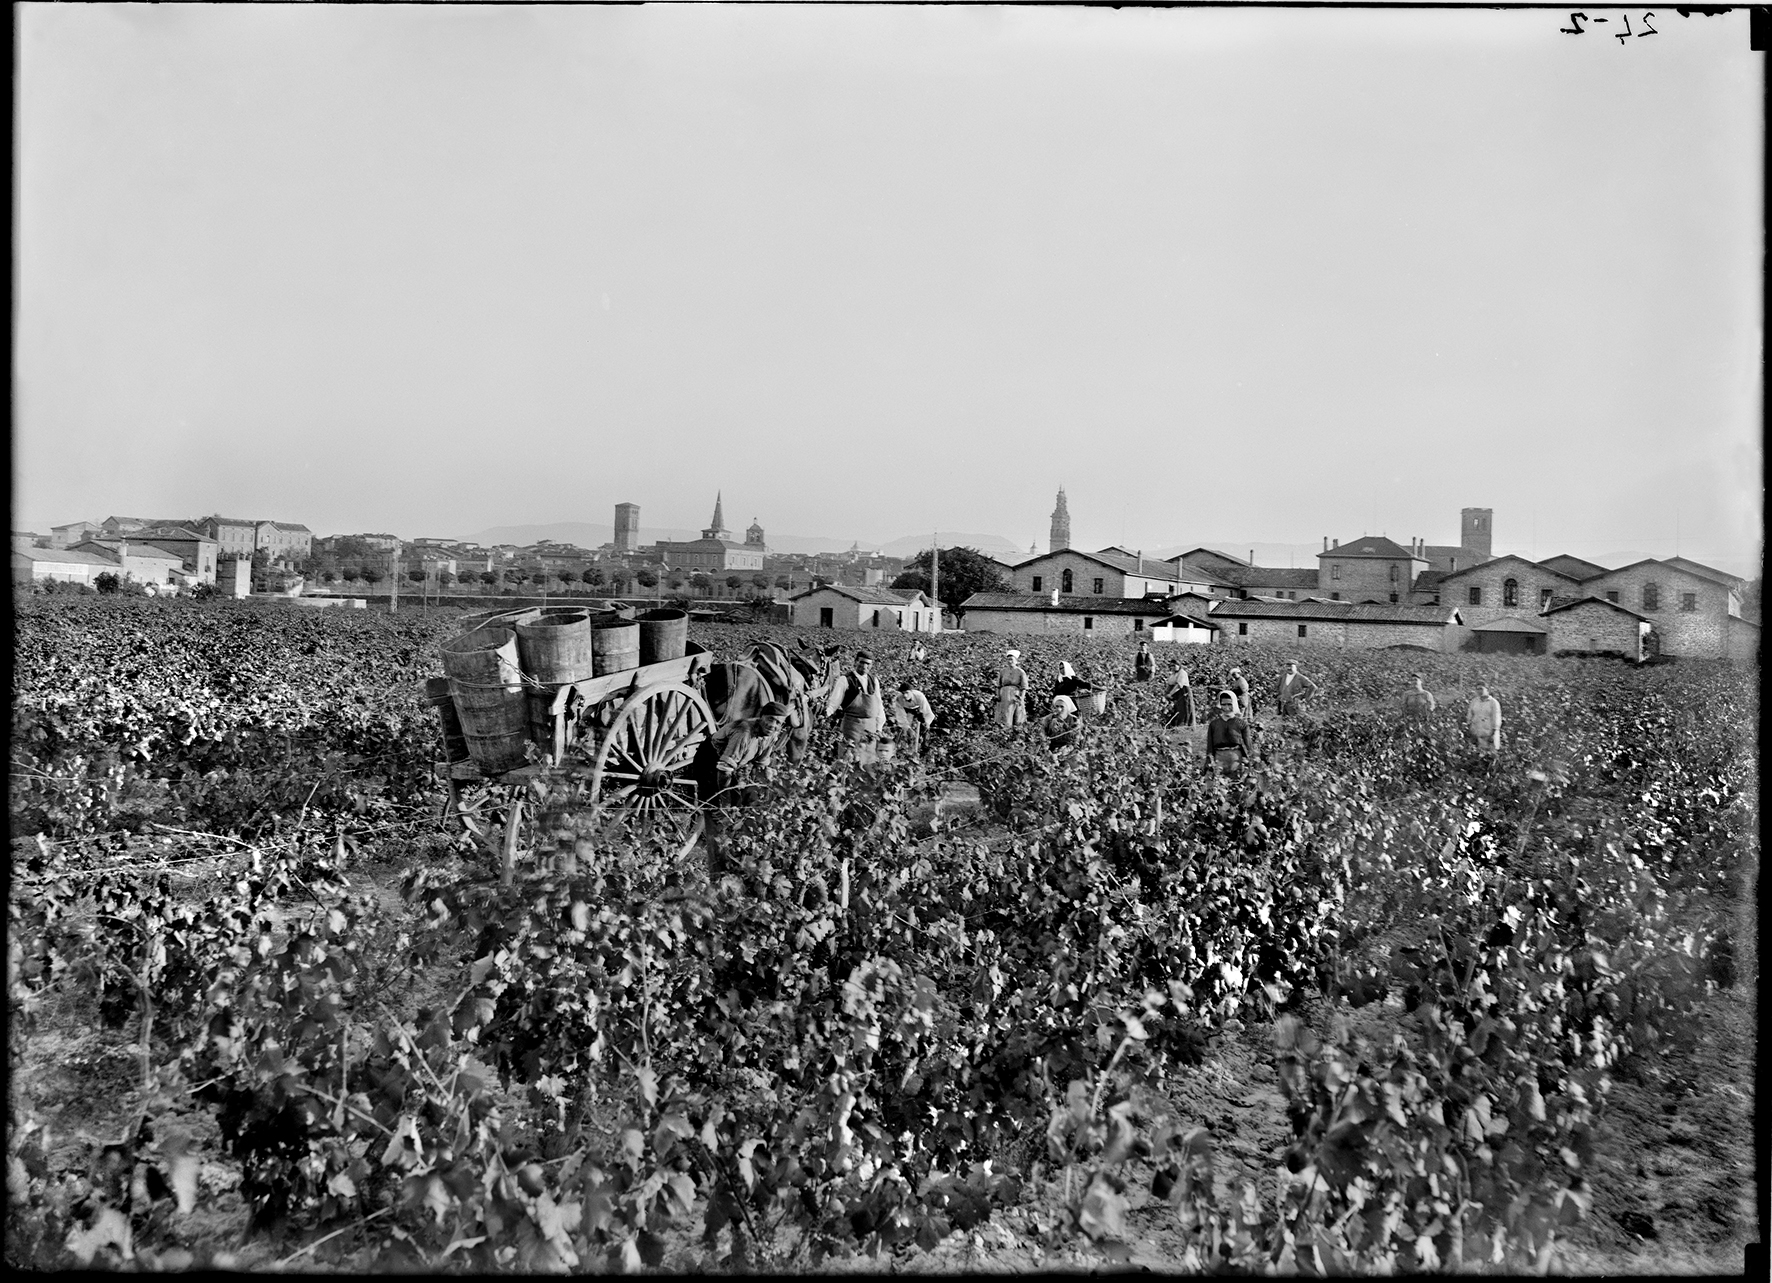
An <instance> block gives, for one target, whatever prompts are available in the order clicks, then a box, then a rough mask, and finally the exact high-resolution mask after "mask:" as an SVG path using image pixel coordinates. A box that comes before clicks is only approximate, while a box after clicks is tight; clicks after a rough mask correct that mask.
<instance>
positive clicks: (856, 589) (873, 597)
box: [788, 584, 929, 606]
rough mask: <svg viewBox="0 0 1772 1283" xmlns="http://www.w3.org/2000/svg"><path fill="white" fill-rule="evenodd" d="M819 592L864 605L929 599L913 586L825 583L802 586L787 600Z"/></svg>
mask: <svg viewBox="0 0 1772 1283" xmlns="http://www.w3.org/2000/svg"><path fill="white" fill-rule="evenodd" d="M819 592H834V593H837V594H839V595H841V596H844V597H847V598H849V599H850V600H851V601H859V602H860V603H861V604H862V605H864V606H911V605H916V604H917V603H918V599H919V598H921V599H922V602H923V603H924V604H927V603H928V601H929V598H928V596H927V595H926V594H924V593H923V592H921V591H919V590H918V589H915V588H871V587H861V586H858V585H855V584H826V585H825V586H824V587H823V588H802V589H801V590H800V591H799V592H797V593H795V594H794V595H793V596H791V597H789V598H788V600H789V601H799V600H800V598H802V597H810V596H811V595H812V594H813V593H819Z"/></svg>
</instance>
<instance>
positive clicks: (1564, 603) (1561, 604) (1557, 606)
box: [1541, 596, 1649, 619]
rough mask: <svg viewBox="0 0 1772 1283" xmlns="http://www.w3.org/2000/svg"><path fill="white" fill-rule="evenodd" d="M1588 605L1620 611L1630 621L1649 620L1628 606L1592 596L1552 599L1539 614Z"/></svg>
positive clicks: (1551, 613) (1554, 612)
mask: <svg viewBox="0 0 1772 1283" xmlns="http://www.w3.org/2000/svg"><path fill="white" fill-rule="evenodd" d="M1590 603H1591V604H1592V605H1595V606H1605V607H1606V608H1607V609H1609V610H1621V611H1623V612H1624V613H1625V614H1627V615H1629V616H1630V617H1631V618H1632V619H1648V618H1649V616H1647V615H1643V614H1639V613H1637V612H1636V611H1634V610H1632V609H1631V608H1630V607H1629V606H1620V605H1619V604H1618V603H1617V602H1615V601H1607V600H1606V599H1605V598H1604V597H1592V596H1589V597H1570V598H1564V599H1561V600H1559V599H1557V598H1554V597H1553V598H1552V599H1551V604H1550V605H1548V606H1546V607H1545V608H1544V610H1543V611H1542V612H1541V613H1543V614H1546V615H1554V614H1556V613H1557V612H1558V611H1562V610H1574V609H1575V608H1576V607H1577V606H1586V605H1589V604H1590Z"/></svg>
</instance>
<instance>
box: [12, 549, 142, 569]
mask: <svg viewBox="0 0 1772 1283" xmlns="http://www.w3.org/2000/svg"><path fill="white" fill-rule="evenodd" d="M21 558H22V559H23V560H24V561H27V562H31V561H55V562H61V563H63V564H65V565H74V566H115V565H116V564H117V559H116V558H115V557H107V556H105V555H104V554H103V553H97V552H76V551H75V550H74V549H72V548H33V549H31V550H30V551H29V552H14V553H13V554H12V560H13V563H14V564H15V565H16V564H17V563H18V562H19V560H20V559H21Z"/></svg>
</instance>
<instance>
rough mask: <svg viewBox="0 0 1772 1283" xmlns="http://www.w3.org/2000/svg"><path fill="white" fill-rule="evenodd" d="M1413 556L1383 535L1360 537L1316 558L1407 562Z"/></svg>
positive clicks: (1319, 554)
mask: <svg viewBox="0 0 1772 1283" xmlns="http://www.w3.org/2000/svg"><path fill="white" fill-rule="evenodd" d="M1414 555H1415V554H1414V553H1412V552H1410V551H1409V550H1408V549H1407V548H1405V547H1403V545H1402V544H1400V543H1398V542H1396V541H1395V540H1394V539H1387V538H1385V537H1384V536H1383V535H1362V536H1360V538H1358V539H1350V540H1349V541H1348V542H1347V543H1344V544H1341V545H1340V546H1339V547H1335V548H1331V549H1330V550H1329V551H1328V552H1320V553H1318V554H1317V556H1318V557H1384V558H1386V559H1390V560H1397V561H1407V560H1409V558H1411V557H1413V556H1414Z"/></svg>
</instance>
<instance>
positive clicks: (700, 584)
mask: <svg viewBox="0 0 1772 1283" xmlns="http://www.w3.org/2000/svg"><path fill="white" fill-rule="evenodd" d="M405 574H406V578H407V579H408V580H409V581H411V582H412V583H415V584H423V583H427V582H435V583H436V584H437V585H438V586H439V587H442V588H447V587H449V586H450V585H452V584H456V583H460V584H464V585H465V584H473V583H480V584H485V585H487V586H488V587H493V586H497V585H499V584H512V585H516V584H534V585H536V586H537V587H543V586H546V585H548V584H552V583H558V584H560V585H561V586H562V587H564V588H571V587H572V586H573V585H574V584H580V583H582V584H583V585H584V586H585V587H587V588H593V589H595V588H602V587H605V586H607V587H609V588H611V589H613V590H614V591H616V592H626V591H627V590H628V588H629V587H630V586H632V585H634V584H638V585H639V586H640V587H642V588H656V587H658V586H659V585H660V583H663V584H665V585H666V586H667V587H669V588H671V589H672V590H681V589H683V588H685V587H690V588H694V589H696V590H697V591H700V592H710V591H712V590H713V588H714V584H715V582H716V581H715V578H714V576H712V575H708V574H705V573H697V574H693V575H685V574H683V573H681V572H675V573H673V572H669V571H667V572H666V573H665V574H664V575H663V576H661V575H660V574H659V573H658V572H657V571H655V570H652V569H649V568H645V567H642V568H641V569H639V570H637V571H629V570H626V569H616V570H613V571H609V572H607V573H605V572H604V571H603V570H601V569H599V568H598V567H595V566H593V567H590V568H589V569H587V570H585V571H584V572H583V573H582V574H581V573H580V572H578V571H574V570H535V569H523V568H521V567H516V566H512V567H508V568H507V569H505V570H502V571H501V570H484V571H479V572H477V573H476V572H472V571H469V572H466V573H463V574H461V575H455V574H452V573H450V572H449V571H447V570H444V571H439V572H438V573H437V574H436V575H435V576H432V575H431V574H429V573H428V572H426V571H423V570H408V571H406V572H405ZM387 577H388V576H387V573H386V572H385V571H383V570H380V569H378V568H377V567H375V566H345V567H343V568H342V569H339V570H336V571H335V570H325V571H322V572H321V573H320V580H321V582H322V583H328V584H332V583H338V582H340V581H342V582H344V583H347V584H354V583H358V582H362V583H366V584H370V585H374V584H378V583H380V582H381V581H382V580H384V579H386V578H387ZM770 582H771V581H770V579H769V577H768V576H767V575H761V574H756V575H751V576H750V577H749V578H746V577H745V576H743V575H727V576H726V578H725V585H726V587H727V588H729V589H731V590H732V591H734V592H737V591H738V590H740V589H742V588H745V587H747V586H748V587H750V588H753V589H755V590H756V591H757V592H765V591H767V590H768V589H769V587H770ZM774 586H775V587H777V588H788V587H791V586H792V581H791V580H789V578H788V577H787V576H786V575H778V576H777V577H776V578H775V580H774Z"/></svg>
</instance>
